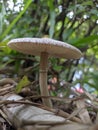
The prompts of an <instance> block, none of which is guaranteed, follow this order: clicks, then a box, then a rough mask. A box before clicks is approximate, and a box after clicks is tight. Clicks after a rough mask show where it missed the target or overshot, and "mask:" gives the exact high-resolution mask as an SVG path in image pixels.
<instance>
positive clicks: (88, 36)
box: [0, 0, 98, 97]
mask: <svg viewBox="0 0 98 130" xmlns="http://www.w3.org/2000/svg"><path fill="white" fill-rule="evenodd" d="M22 37H40V38H42V37H49V38H53V39H56V40H60V41H64V42H67V43H69V44H71V45H73V46H75V47H77V48H78V49H80V50H81V51H82V53H83V57H81V58H80V59H79V60H67V59H58V58H53V57H52V58H49V67H48V89H49V91H50V94H51V95H52V96H60V97H62V96H65V97H66V96H70V95H73V91H75V92H78V93H83V91H84V90H87V91H88V92H90V93H93V94H96V95H97V94H98V1H97V0H87V1H84V0H0V79H2V78H13V79H15V80H17V81H20V80H21V79H22V78H23V76H26V77H27V78H28V80H29V81H31V82H32V86H34V87H33V90H34V91H35V90H37V91H38V92H39V89H38V88H39V83H38V80H39V79H38V77H39V60H40V59H39V57H37V56H31V55H24V54H21V53H18V52H16V51H13V50H11V49H10V48H8V47H7V43H8V41H9V40H11V39H13V38H22ZM70 88H71V89H70Z"/></svg>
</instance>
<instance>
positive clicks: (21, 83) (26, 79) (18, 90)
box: [15, 76, 30, 93]
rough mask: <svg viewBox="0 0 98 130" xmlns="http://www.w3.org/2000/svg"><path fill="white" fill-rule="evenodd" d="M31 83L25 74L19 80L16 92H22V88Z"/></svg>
mask: <svg viewBox="0 0 98 130" xmlns="http://www.w3.org/2000/svg"><path fill="white" fill-rule="evenodd" d="M29 84H30V81H29V80H28V78H27V76H23V78H22V79H21V80H20V81H19V83H18V85H17V86H16V90H15V91H16V92H17V93H19V92H21V90H22V88H24V87H26V86H27V85H29Z"/></svg>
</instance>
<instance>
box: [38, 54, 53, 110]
mask: <svg viewBox="0 0 98 130" xmlns="http://www.w3.org/2000/svg"><path fill="white" fill-rule="evenodd" d="M47 67H48V53H46V52H42V53H41V58H40V75H39V83H40V91H41V96H49V92H48V85H47ZM42 101H43V104H44V105H46V106H48V107H50V108H52V102H51V100H50V99H42Z"/></svg>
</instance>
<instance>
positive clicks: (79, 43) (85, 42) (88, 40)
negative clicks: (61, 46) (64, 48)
mask: <svg viewBox="0 0 98 130" xmlns="http://www.w3.org/2000/svg"><path fill="white" fill-rule="evenodd" d="M97 39H98V35H91V36H88V37H85V38H80V39H78V40H76V41H74V42H73V43H72V45H75V46H76V47H83V46H85V45H88V44H90V43H91V42H93V41H94V40H97Z"/></svg>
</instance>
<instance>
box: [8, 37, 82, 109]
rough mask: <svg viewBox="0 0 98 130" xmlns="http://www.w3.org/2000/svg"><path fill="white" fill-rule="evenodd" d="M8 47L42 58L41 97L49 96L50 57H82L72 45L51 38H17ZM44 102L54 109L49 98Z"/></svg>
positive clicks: (40, 75)
mask: <svg viewBox="0 0 98 130" xmlns="http://www.w3.org/2000/svg"><path fill="white" fill-rule="evenodd" d="M8 46H9V47H10V48H12V49H14V50H17V51H19V52H22V53H24V54H31V55H35V56H36V55H39V56H40V71H39V73H40V74H39V84H40V91H41V96H49V92H48V88H47V70H48V69H47V68H48V57H49V56H53V57H58V58H66V59H79V58H80V57H81V56H82V53H81V51H80V50H78V49H77V48H75V47H73V46H72V45H69V44H67V43H64V42H61V41H57V40H53V39H50V38H17V39H12V40H11V41H9V43H8ZM42 101H43V104H44V105H46V106H48V107H52V103H51V100H50V99H49V98H47V99H45V98H43V99H42Z"/></svg>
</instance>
